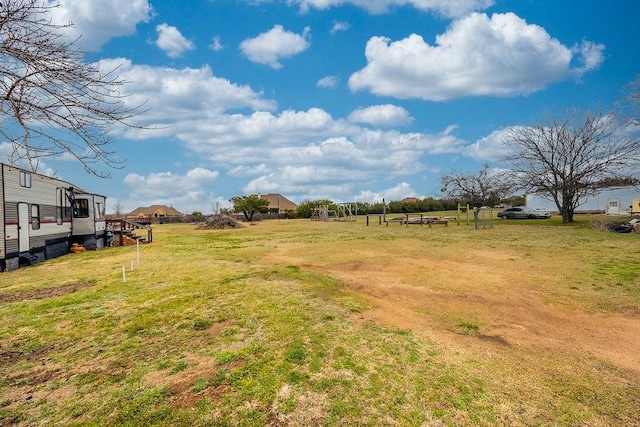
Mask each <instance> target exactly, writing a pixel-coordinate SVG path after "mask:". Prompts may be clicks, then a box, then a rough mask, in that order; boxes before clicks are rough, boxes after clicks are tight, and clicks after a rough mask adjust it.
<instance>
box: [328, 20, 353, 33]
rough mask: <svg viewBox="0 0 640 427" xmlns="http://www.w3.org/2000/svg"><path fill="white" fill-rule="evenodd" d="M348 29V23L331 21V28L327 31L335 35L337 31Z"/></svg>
mask: <svg viewBox="0 0 640 427" xmlns="http://www.w3.org/2000/svg"><path fill="white" fill-rule="evenodd" d="M348 29H349V23H348V22H341V21H333V27H331V30H329V32H330V33H331V34H335V33H337V32H338V31H347V30H348Z"/></svg>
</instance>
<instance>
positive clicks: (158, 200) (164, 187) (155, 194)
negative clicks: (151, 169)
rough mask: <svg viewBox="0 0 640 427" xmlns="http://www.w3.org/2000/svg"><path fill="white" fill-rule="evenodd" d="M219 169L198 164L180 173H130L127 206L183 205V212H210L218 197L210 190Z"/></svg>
mask: <svg viewBox="0 0 640 427" xmlns="http://www.w3.org/2000/svg"><path fill="white" fill-rule="evenodd" d="M218 176H219V173H218V172H217V171H211V170H208V169H205V168H195V169H191V170H189V171H187V173H186V174H184V175H180V174H176V173H173V172H159V173H151V174H149V175H147V176H142V175H139V174H136V173H130V174H128V175H127V176H126V177H125V178H124V184H125V185H127V186H128V187H129V188H130V191H129V200H127V201H123V203H124V204H125V205H126V206H132V205H133V204H134V203H135V204H136V206H134V208H135V207H138V206H150V205H154V204H163V205H173V206H176V207H180V209H182V210H183V212H184V213H190V212H192V211H195V210H197V211H201V212H210V211H211V206H212V205H213V203H214V202H215V197H214V196H213V194H212V193H211V192H210V191H211V188H212V187H213V185H214V184H215V183H216V181H217V180H218Z"/></svg>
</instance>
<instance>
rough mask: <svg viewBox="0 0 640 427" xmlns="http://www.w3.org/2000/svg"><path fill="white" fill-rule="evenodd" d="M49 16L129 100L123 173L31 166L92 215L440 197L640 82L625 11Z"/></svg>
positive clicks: (633, 31)
mask: <svg viewBox="0 0 640 427" xmlns="http://www.w3.org/2000/svg"><path fill="white" fill-rule="evenodd" d="M47 1H52V0H47ZM61 3H62V7H60V8H58V9H56V10H55V15H54V16H53V17H52V19H53V20H54V22H60V23H66V22H71V23H72V24H73V27H72V28H70V29H69V30H68V31H69V32H70V34H69V35H70V36H71V37H77V36H81V37H80V39H79V43H80V45H81V47H82V48H83V49H84V50H85V51H86V52H87V56H86V60H87V61H99V62H100V64H101V67H104V69H113V68H116V67H117V73H118V74H119V76H120V78H122V79H123V80H126V81H127V82H128V83H127V84H126V86H125V87H124V88H123V90H124V91H125V92H126V93H127V94H129V96H128V97H127V98H126V103H127V105H130V106H134V105H137V104H139V103H141V102H145V109H144V111H142V110H141V114H139V115H138V116H137V117H136V122H138V123H141V124H144V125H145V127H146V128H145V129H137V128H127V127H115V126H114V128H113V130H112V131H111V136H112V137H113V141H114V142H113V144H112V145H111V146H110V147H109V149H110V150H112V151H115V152H116V153H117V158H118V160H121V161H125V163H124V167H123V168H121V169H109V168H106V167H105V168H104V169H103V171H104V172H108V173H109V174H110V178H107V179H104V178H98V177H96V176H93V175H90V174H87V173H86V172H85V170H84V168H83V166H82V165H81V164H79V163H78V162H77V161H73V160H71V159H69V158H57V159H54V158H51V159H47V160H46V161H45V162H44V163H43V164H41V169H40V170H39V171H40V172H42V173H48V174H55V175H56V176H58V177H60V178H62V179H65V180H68V181H70V182H72V183H74V184H75V185H77V186H79V187H82V188H84V189H86V190H88V191H90V192H94V193H97V194H102V195H105V196H107V197H108V202H107V204H108V208H107V210H108V211H113V209H114V206H116V205H119V206H120V208H121V209H122V211H124V212H127V211H131V210H133V209H135V208H137V207H139V206H150V205H154V204H164V205H171V206H173V207H175V208H176V209H178V210H179V211H181V212H184V213H191V212H193V211H199V212H202V213H205V214H208V213H211V212H213V211H214V210H216V209H217V208H220V207H229V206H230V203H229V199H230V198H231V197H235V196H241V195H249V194H267V193H280V194H282V195H283V196H284V197H286V198H288V199H290V200H291V201H293V202H295V203H301V202H303V201H307V200H317V199H330V200H333V201H334V202H336V203H347V202H356V201H359V202H369V203H377V202H381V201H382V199H383V198H384V199H385V200H386V201H390V200H401V199H403V198H406V197H418V198H425V197H436V198H440V197H443V194H442V193H441V191H440V190H441V184H440V182H441V181H440V178H441V176H442V175H443V174H448V173H451V172H452V171H453V170H456V171H459V172H472V171H477V170H479V169H480V168H481V167H482V166H483V165H485V164H489V165H490V166H491V167H492V168H495V169H496V170H500V169H501V168H504V167H505V165H504V164H502V163H501V161H500V158H501V156H503V155H504V153H505V148H504V141H505V134H506V130H507V129H508V128H509V127H511V126H526V125H531V124H538V123H540V122H541V120H542V118H543V115H544V114H551V115H560V116H562V115H564V114H566V113H567V112H568V111H569V110H571V109H574V108H579V109H581V110H585V111H587V110H589V111H603V112H608V111H610V110H612V109H613V108H614V107H615V104H616V102H617V101H619V100H620V99H621V98H623V97H624V92H623V91H624V87H625V85H627V84H629V83H630V82H631V81H632V80H633V79H634V78H635V76H636V75H637V74H640V44H639V43H638V42H637V41H638V40H640V26H639V25H637V17H638V16H640V2H638V1H636V0H612V1H610V2H602V1H595V0H561V1H558V0H180V1H176V0H61ZM8 153H9V144H8V143H6V142H2V141H0V156H2V157H3V158H4V160H2V161H4V162H6V161H7V160H6V159H8V157H7V155H8Z"/></svg>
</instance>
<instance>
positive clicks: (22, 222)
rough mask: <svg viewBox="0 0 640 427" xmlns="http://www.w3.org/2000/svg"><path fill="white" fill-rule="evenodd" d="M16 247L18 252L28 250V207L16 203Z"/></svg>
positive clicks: (24, 204)
mask: <svg viewBox="0 0 640 427" xmlns="http://www.w3.org/2000/svg"><path fill="white" fill-rule="evenodd" d="M18 246H19V251H20V252H27V251H28V250H29V205H28V204H26V203H18Z"/></svg>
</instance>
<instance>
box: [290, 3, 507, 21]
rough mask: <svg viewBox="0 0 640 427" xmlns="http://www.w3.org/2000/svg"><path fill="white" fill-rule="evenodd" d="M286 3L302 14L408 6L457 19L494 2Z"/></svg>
mask: <svg viewBox="0 0 640 427" xmlns="http://www.w3.org/2000/svg"><path fill="white" fill-rule="evenodd" d="M288 3H289V4H295V5H299V7H300V10H301V11H303V12H307V11H308V10H309V9H310V8H316V9H320V10H324V9H328V8H329V7H333V6H340V5H343V4H353V5H355V6H359V7H362V8H363V9H365V10H367V11H368V12H369V13H372V14H381V13H387V12H389V11H390V9H391V8H393V7H395V6H405V5H410V6H413V7H415V8H416V9H418V10H422V11H425V12H433V13H435V14H437V15H441V16H446V17H459V16H464V15H467V14H469V13H470V12H473V11H477V10H484V9H486V8H488V7H489V6H491V5H493V4H494V0H289V2H288Z"/></svg>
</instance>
